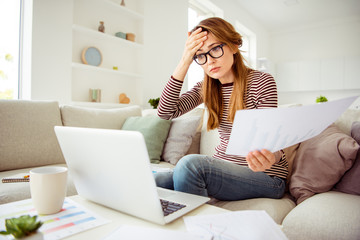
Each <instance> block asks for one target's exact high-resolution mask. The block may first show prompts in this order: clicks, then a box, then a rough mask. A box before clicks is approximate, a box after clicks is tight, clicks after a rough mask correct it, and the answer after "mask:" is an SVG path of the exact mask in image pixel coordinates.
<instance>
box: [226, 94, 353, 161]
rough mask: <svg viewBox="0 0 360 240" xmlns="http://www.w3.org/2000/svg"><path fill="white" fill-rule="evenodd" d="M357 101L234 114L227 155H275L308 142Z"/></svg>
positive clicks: (345, 99) (347, 100)
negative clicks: (267, 153) (250, 153)
mask: <svg viewBox="0 0 360 240" xmlns="http://www.w3.org/2000/svg"><path fill="white" fill-rule="evenodd" d="M357 98H358V97H357V96H356V97H349V98H344V99H340V100H336V101H330V102H325V103H319V104H313V105H307V106H300V107H290V108H271V109H251V110H240V111H237V112H236V115H235V119H234V124H233V128H232V132H231V136H230V139H229V143H228V147H227V150H226V153H227V154H231V155H240V156H246V155H247V154H248V153H249V152H250V151H254V150H261V149H267V150H269V151H271V152H275V151H278V150H280V149H283V148H286V147H289V146H292V145H294V144H296V143H299V142H302V141H305V140H307V139H310V138H312V137H314V136H316V135H318V134H319V133H321V132H322V131H323V130H324V129H325V128H327V127H328V126H329V125H330V124H332V123H333V122H335V121H336V119H337V118H339V117H340V115H341V114H342V113H343V112H344V111H345V110H346V109H347V108H348V107H349V106H350V105H351V103H353V102H354V101H355V100H356V99H357Z"/></svg>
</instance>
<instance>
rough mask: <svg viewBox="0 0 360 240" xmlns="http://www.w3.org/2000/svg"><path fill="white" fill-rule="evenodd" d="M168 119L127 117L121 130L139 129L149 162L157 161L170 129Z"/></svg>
mask: <svg viewBox="0 0 360 240" xmlns="http://www.w3.org/2000/svg"><path fill="white" fill-rule="evenodd" d="M170 124H171V121H170V120H164V119H161V118H159V117H158V116H145V117H129V118H127V119H126V121H125V123H124V125H123V126H122V129H123V130H130V131H139V132H141V133H142V134H143V136H144V139H145V143H146V147H147V150H148V153H149V158H150V162H151V163H159V162H160V156H161V153H162V151H163V148H164V144H165V141H166V138H167V136H168V133H169V129H170Z"/></svg>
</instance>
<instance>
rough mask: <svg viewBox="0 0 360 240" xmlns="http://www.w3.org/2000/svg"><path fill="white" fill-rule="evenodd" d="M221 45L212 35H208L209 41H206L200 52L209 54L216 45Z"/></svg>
mask: <svg viewBox="0 0 360 240" xmlns="http://www.w3.org/2000/svg"><path fill="white" fill-rule="evenodd" d="M218 44H221V43H220V41H219V40H218V39H217V38H216V37H215V36H214V34H212V33H210V32H209V33H208V34H207V39H206V40H205V41H204V45H203V46H202V47H201V48H200V49H199V50H198V51H201V52H207V51H209V50H210V49H211V48H213V47H215V46H216V45H218Z"/></svg>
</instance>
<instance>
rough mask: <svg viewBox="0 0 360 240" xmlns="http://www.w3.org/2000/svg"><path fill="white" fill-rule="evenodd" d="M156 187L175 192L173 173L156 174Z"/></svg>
mask: <svg viewBox="0 0 360 240" xmlns="http://www.w3.org/2000/svg"><path fill="white" fill-rule="evenodd" d="M154 178H155V182H156V186H158V187H162V188H167V189H171V190H174V182H173V172H158V173H154Z"/></svg>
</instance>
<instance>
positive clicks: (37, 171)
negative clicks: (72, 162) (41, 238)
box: [30, 166, 68, 214]
mask: <svg viewBox="0 0 360 240" xmlns="http://www.w3.org/2000/svg"><path fill="white" fill-rule="evenodd" d="M67 172H68V170H67V168H66V167H57V166H53V167H39V168H34V169H32V170H30V192H31V199H32V202H33V204H34V207H35V210H36V211H37V212H38V214H53V213H57V212H59V211H60V210H61V209H62V206H63V204H64V199H65V196H66V186H67Z"/></svg>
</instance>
